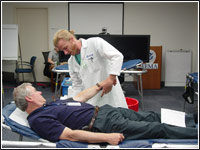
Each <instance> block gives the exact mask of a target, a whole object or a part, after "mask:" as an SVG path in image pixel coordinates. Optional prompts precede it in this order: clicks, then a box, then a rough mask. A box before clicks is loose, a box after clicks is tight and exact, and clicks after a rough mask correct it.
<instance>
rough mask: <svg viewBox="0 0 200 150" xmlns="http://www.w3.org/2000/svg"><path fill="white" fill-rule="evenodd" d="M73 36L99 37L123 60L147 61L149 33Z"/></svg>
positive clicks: (83, 36) (84, 35)
mask: <svg viewBox="0 0 200 150" xmlns="http://www.w3.org/2000/svg"><path fill="white" fill-rule="evenodd" d="M75 36H76V38H77V39H79V38H84V39H88V38H90V37H101V38H103V39H104V40H106V41H107V42H108V43H110V44H111V45H113V46H114V47H115V48H116V49H118V50H119V51H120V52H121V53H122V54H123V55H124V61H128V60H132V59H141V60H142V61H143V62H149V51H150V35H110V34H106V35H99V34H98V35H94V34H77V35H75Z"/></svg>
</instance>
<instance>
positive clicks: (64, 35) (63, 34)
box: [53, 29, 75, 47]
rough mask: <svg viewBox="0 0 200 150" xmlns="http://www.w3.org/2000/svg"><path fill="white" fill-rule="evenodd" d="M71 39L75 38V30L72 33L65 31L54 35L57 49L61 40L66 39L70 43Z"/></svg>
mask: <svg viewBox="0 0 200 150" xmlns="http://www.w3.org/2000/svg"><path fill="white" fill-rule="evenodd" d="M71 37H74V38H75V36H74V31H73V30H72V31H67V30H64V29H61V30H58V31H57V32H56V33H55V35H54V38H53V44H54V46H55V47H56V46H57V44H58V41H59V40H60V39H64V40H66V41H69V40H70V38H71Z"/></svg>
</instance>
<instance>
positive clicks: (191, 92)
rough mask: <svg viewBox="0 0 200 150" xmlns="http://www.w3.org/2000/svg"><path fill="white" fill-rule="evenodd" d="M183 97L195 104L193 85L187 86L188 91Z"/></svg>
mask: <svg viewBox="0 0 200 150" xmlns="http://www.w3.org/2000/svg"><path fill="white" fill-rule="evenodd" d="M183 98H184V99H185V100H186V102H188V103H189V104H194V89H193V88H191V87H187V88H186V92H185V93H184V94H183Z"/></svg>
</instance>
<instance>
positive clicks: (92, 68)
mask: <svg viewBox="0 0 200 150" xmlns="http://www.w3.org/2000/svg"><path fill="white" fill-rule="evenodd" d="M80 40H81V42H82V47H81V51H80V53H81V65H79V64H78V63H77V62H76V60H75V57H74V56H71V57H70V58H69V60H68V65H69V70H70V77H71V79H72V91H73V93H72V96H75V95H76V94H78V93H79V92H80V91H82V90H84V89H87V88H89V87H92V86H93V85H95V84H96V83H99V82H100V81H102V80H105V79H106V78H107V77H108V76H109V74H113V75H117V76H119V75H120V70H121V67H122V63H123V55H122V54H121V53H120V52H119V51H118V50H116V49H115V48H114V47H113V46H112V45H110V44H109V43H108V42H106V41H105V40H103V39H102V38H99V37H94V38H89V39H87V40H85V39H80ZM101 93H102V91H100V92H99V93H98V94H97V95H96V96H94V97H93V98H91V99H90V100H88V101H87V103H90V104H92V105H94V106H96V105H97V106H102V105H104V104H109V105H111V106H114V107H124V108H128V106H127V103H126V100H125V96H124V93H123V91H122V88H121V85H120V82H119V80H118V78H117V84H116V85H115V86H113V87H112V90H111V91H110V92H109V93H107V94H104V95H103V97H101Z"/></svg>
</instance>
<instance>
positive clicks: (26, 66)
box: [15, 56, 37, 85]
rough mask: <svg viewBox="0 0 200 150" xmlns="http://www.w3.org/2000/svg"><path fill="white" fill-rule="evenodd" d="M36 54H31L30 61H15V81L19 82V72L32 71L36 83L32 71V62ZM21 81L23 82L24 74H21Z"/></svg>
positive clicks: (33, 62)
mask: <svg viewBox="0 0 200 150" xmlns="http://www.w3.org/2000/svg"><path fill="white" fill-rule="evenodd" d="M36 58H37V57H36V56H32V57H31V59H30V62H26V61H18V62H17V67H16V69H15V73H16V75H17V78H16V79H17V83H19V73H32V74H33V79H34V82H35V85H36V77H35V72H34V64H35V60H36ZM23 82H24V76H23Z"/></svg>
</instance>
